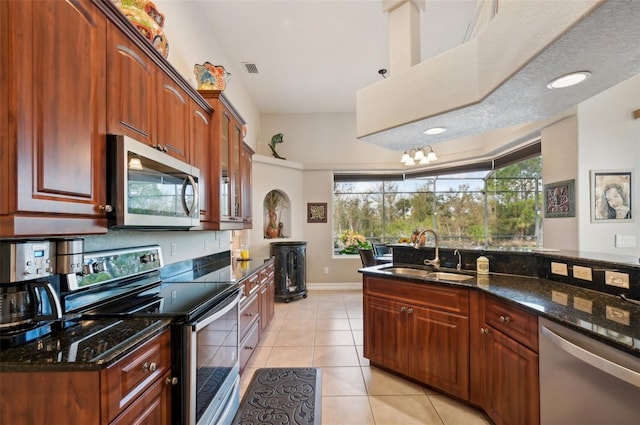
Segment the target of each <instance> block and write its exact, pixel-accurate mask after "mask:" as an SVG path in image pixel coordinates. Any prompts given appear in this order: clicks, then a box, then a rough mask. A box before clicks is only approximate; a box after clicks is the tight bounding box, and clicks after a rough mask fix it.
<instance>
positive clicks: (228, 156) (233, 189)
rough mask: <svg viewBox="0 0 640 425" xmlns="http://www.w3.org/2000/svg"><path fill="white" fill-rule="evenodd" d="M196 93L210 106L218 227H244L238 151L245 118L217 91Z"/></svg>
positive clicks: (212, 164)
mask: <svg viewBox="0 0 640 425" xmlns="http://www.w3.org/2000/svg"><path fill="white" fill-rule="evenodd" d="M199 93H200V94H201V95H202V96H203V97H204V98H205V100H207V101H208V102H209V104H210V105H211V106H212V107H213V109H214V114H213V118H212V119H213V124H212V126H213V130H212V131H213V136H212V147H213V151H212V152H211V158H212V163H211V170H212V175H213V176H216V177H215V179H214V181H217V182H218V185H217V187H215V188H212V189H213V190H212V191H211V194H212V196H213V197H214V199H217V200H218V202H217V203H216V202H213V205H214V209H213V211H212V214H214V216H215V217H216V218H217V219H218V228H219V229H220V230H239V229H242V228H243V227H244V221H243V217H242V214H243V211H244V210H243V207H242V180H241V179H242V175H241V159H240V152H241V151H242V150H241V147H242V127H243V126H244V124H245V122H244V120H243V119H242V118H241V117H240V115H239V114H238V113H237V111H236V110H235V109H234V108H233V106H232V105H231V103H229V101H228V100H227V99H226V97H225V96H224V94H222V92H221V91H219V90H199ZM216 207H217V208H216Z"/></svg>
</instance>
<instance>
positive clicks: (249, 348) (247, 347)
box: [244, 345, 253, 350]
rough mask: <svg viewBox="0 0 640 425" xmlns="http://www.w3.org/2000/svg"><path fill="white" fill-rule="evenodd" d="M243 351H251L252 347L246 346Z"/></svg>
mask: <svg viewBox="0 0 640 425" xmlns="http://www.w3.org/2000/svg"><path fill="white" fill-rule="evenodd" d="M244 349H245V350H253V347H252V346H250V345H247V346H246V347H244Z"/></svg>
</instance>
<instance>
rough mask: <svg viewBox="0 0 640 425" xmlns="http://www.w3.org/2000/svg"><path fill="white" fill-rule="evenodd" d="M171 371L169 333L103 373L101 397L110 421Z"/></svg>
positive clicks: (164, 333)
mask: <svg viewBox="0 0 640 425" xmlns="http://www.w3.org/2000/svg"><path fill="white" fill-rule="evenodd" d="M170 369H171V334H170V331H169V330H166V331H165V332H163V333H162V334H161V335H159V336H157V337H155V338H153V339H152V340H150V341H148V342H146V343H145V344H143V345H142V346H141V347H140V348H138V349H137V350H136V351H134V352H132V353H130V354H128V355H127V356H126V357H124V358H123V359H121V360H120V361H118V362H116V363H115V364H113V365H111V366H110V367H109V368H108V369H106V370H104V371H103V372H102V373H103V380H102V383H101V389H102V391H101V394H102V399H103V405H104V406H106V409H105V413H104V414H105V415H106V416H107V418H108V419H107V421H111V420H113V419H114V418H115V417H116V416H117V415H118V414H119V413H120V412H121V411H122V410H123V409H124V408H126V407H127V406H128V405H129V404H131V402H133V401H134V400H135V399H136V398H137V397H138V396H140V394H142V393H143V392H144V391H145V390H146V389H147V388H149V387H150V386H151V384H152V383H153V382H154V381H155V380H156V379H158V378H159V377H160V376H162V375H163V374H164V373H165V372H167V371H168V370H170Z"/></svg>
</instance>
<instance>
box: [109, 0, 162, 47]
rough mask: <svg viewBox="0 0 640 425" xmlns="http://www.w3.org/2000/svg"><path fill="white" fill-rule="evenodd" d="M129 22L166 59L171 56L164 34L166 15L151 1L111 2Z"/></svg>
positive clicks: (117, 0)
mask: <svg viewBox="0 0 640 425" xmlns="http://www.w3.org/2000/svg"><path fill="white" fill-rule="evenodd" d="M111 1H112V2H113V4H115V5H116V6H117V7H118V9H120V11H121V12H122V13H123V14H124V16H126V17H127V19H129V22H131V23H132V24H133V26H134V27H136V29H137V30H138V31H139V32H140V34H142V35H143V36H144V37H145V38H146V39H147V40H149V42H150V43H151V44H153V47H155V48H156V50H157V51H159V52H160V53H161V54H162V56H164V57H165V58H166V57H167V56H169V42H168V41H167V36H166V35H165V34H164V31H163V29H162V28H163V27H164V14H162V13H160V11H159V10H158V8H157V7H156V5H155V4H153V2H151V1H149V0H111Z"/></svg>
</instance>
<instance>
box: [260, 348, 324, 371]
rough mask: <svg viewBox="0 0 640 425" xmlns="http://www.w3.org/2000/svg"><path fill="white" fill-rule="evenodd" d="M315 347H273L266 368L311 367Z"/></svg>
mask: <svg viewBox="0 0 640 425" xmlns="http://www.w3.org/2000/svg"><path fill="white" fill-rule="evenodd" d="M312 363H313V347H273V348H272V349H271V353H270V354H269V358H268V359H267V362H266V364H265V367H311V366H312Z"/></svg>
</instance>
